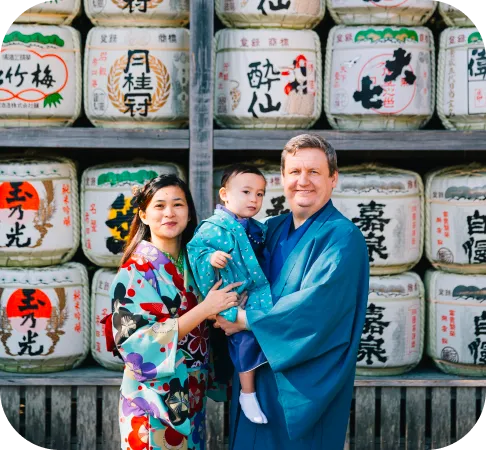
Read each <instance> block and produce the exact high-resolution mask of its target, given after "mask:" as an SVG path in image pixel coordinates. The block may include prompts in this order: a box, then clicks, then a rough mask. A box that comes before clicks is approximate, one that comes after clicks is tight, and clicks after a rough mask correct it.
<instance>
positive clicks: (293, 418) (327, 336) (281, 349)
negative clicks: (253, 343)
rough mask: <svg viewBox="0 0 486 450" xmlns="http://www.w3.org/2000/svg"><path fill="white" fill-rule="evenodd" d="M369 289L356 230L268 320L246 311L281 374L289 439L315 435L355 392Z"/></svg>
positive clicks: (333, 247) (336, 245) (281, 396)
mask: <svg viewBox="0 0 486 450" xmlns="http://www.w3.org/2000/svg"><path fill="white" fill-rule="evenodd" d="M368 284H369V263H368V253H367V249H366V243H365V242H364V239H363V236H362V235H361V233H360V232H359V230H358V229H352V231H351V232H350V233H348V234H347V235H346V236H345V237H343V238H341V239H340V240H338V241H337V242H336V243H334V244H333V245H331V247H330V248H329V249H327V250H326V251H324V252H323V253H322V254H321V255H319V257H317V259H316V260H315V261H313V262H312V267H311V268H310V269H309V271H308V272H307V273H305V274H304V278H303V279H302V282H301V286H300V289H299V290H297V291H296V292H293V293H291V294H289V295H285V296H283V297H281V298H280V299H279V300H278V302H277V303H276V304H275V305H274V306H273V308H272V309H271V310H270V312H268V313H266V314H264V313H262V312H261V311H256V310H247V318H248V322H249V324H250V327H251V331H252V332H253V333H254V334H255V336H256V338H257V341H258V343H259V344H260V346H261V348H262V350H263V352H264V354H265V356H266V357H267V359H268V362H269V364H270V366H271V368H272V370H273V372H274V373H275V378H276V381H277V386H278V388H279V399H280V401H281V403H282V406H283V409H284V413H285V417H286V422H287V428H288V432H289V436H290V438H291V439H296V438H299V437H302V436H304V435H305V434H306V433H307V432H309V431H310V430H311V429H312V426H313V425H314V423H315V422H316V421H317V420H318V419H319V418H320V417H321V416H322V414H323V413H324V411H326V409H327V408H329V407H331V408H334V407H335V406H336V405H335V403H333V402H334V400H335V398H336V397H339V396H340V395H341V394H342V392H344V391H346V392H352V384H353V380H354V373H355V368H356V354H357V350H358V345H359V341H360V338H361V333H362V328H363V324H364V318H365V313H366V305H367V299H368ZM350 389H351V390H350ZM349 401H351V400H350V399H349ZM343 404H345V402H344V403H343ZM338 409H339V408H338ZM336 413H337V411H336ZM347 414H349V410H348V411H347ZM346 417H347V416H346Z"/></svg>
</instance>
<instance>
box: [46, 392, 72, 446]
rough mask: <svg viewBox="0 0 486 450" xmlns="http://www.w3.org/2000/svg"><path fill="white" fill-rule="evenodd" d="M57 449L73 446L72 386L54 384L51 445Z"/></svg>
mask: <svg viewBox="0 0 486 450" xmlns="http://www.w3.org/2000/svg"><path fill="white" fill-rule="evenodd" d="M49 447H50V448H53V449H55V450H66V449H69V448H70V447H71V387H70V386H53V387H52V391H51V445H50V446H49Z"/></svg>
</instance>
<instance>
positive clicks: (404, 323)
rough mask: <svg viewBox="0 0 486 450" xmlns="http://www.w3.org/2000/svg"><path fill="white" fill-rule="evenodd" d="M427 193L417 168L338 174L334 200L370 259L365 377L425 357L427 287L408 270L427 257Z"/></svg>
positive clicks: (362, 358) (362, 354)
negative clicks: (360, 235) (356, 231)
mask: <svg viewBox="0 0 486 450" xmlns="http://www.w3.org/2000/svg"><path fill="white" fill-rule="evenodd" d="M423 197H424V188H423V184H422V180H421V178H420V176H419V175H418V174H417V173H415V172H410V171H406V170H401V169H395V168H392V167H384V166H383V167H382V166H377V165H371V164H366V165H360V166H351V167H344V168H342V169H341V170H340V172H339V180H338V184H337V186H336V188H335V189H334V191H333V195H332V201H333V204H334V206H335V207H336V208H337V209H338V210H339V211H340V212H341V213H342V214H343V215H344V216H346V217H347V218H348V219H350V220H351V221H352V222H353V223H354V224H355V225H356V226H357V227H358V228H359V229H360V230H361V232H362V233H363V236H364V238H365V241H366V245H367V247H368V257H369V262H370V272H371V277H370V291H369V296H368V307H367V311H366V322H365V327H364V329H363V334H362V338H361V342H360V346H359V352H358V363H357V373H358V374H360V375H377V376H380V375H397V374H401V373H405V372H407V371H409V370H411V369H412V368H413V367H415V366H416V365H417V364H418V363H419V362H420V359H421V358H422V352H423V346H424V323H425V314H424V308H425V304H424V288H423V284H422V281H421V280H420V278H419V276H418V275H417V274H415V273H413V272H409V270H410V269H411V268H413V267H414V266H415V265H416V264H417V263H418V262H419V261H420V259H421V257H422V248H423V231H424V219H423V217H424V206H423Z"/></svg>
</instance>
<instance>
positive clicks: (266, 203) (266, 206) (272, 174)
mask: <svg viewBox="0 0 486 450" xmlns="http://www.w3.org/2000/svg"><path fill="white" fill-rule="evenodd" d="M247 164H254V165H256V166H257V167H258V169H260V171H261V172H262V173H263V176H264V177H265V180H267V186H266V191H265V197H263V202H262V208H261V209H260V212H259V213H258V214H257V215H256V216H254V217H253V218H254V219H256V220H262V219H265V218H266V217H273V216H278V215H280V214H286V213H288V212H290V209H289V205H288V203H287V200H286V199H285V195H284V188H283V181H282V175H281V173H280V166H279V165H278V164H272V163H269V162H265V161H256V162H255V163H249V162H247ZM224 169H225V167H217V168H215V169H214V172H213V194H214V205H216V204H217V203H221V199H220V198H219V189H220V188H221V177H222V176H223V173H224Z"/></svg>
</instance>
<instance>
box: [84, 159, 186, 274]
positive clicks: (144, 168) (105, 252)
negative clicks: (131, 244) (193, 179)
mask: <svg viewBox="0 0 486 450" xmlns="http://www.w3.org/2000/svg"><path fill="white" fill-rule="evenodd" d="M162 174H175V175H177V176H179V177H180V178H183V179H184V174H183V171H182V169H181V168H180V167H179V166H177V165H176V164H171V163H160V162H150V161H144V162H140V161H139V162H134V163H119V164H104V165H99V166H93V167H90V168H88V169H86V170H85V171H84V172H83V175H82V178H81V214H82V220H83V224H82V227H81V238H82V239H81V242H82V246H83V251H84V254H85V255H86V256H87V258H88V259H89V260H90V261H92V262H93V263H94V264H97V265H98V266H102V267H117V266H118V265H119V263H120V258H121V256H122V254H123V247H124V245H125V242H126V240H127V238H128V231H129V228H130V224H131V222H132V219H133V216H134V214H135V213H136V212H137V207H136V205H135V203H134V201H133V194H132V186H143V185H144V184H145V183H146V182H147V181H149V180H151V179H152V178H155V177H157V176H158V175H162Z"/></svg>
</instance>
